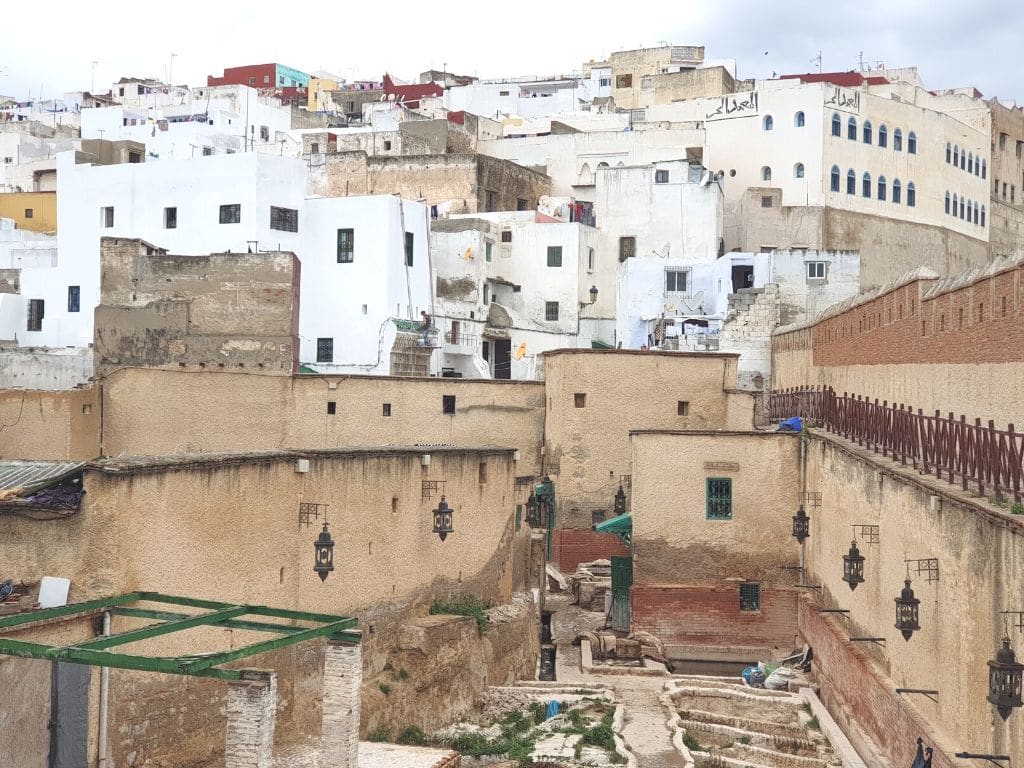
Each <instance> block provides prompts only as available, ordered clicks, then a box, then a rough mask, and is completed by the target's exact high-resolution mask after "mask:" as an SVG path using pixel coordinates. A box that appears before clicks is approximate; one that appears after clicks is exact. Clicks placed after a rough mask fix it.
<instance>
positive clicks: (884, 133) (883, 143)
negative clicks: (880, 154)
mask: <svg viewBox="0 0 1024 768" xmlns="http://www.w3.org/2000/svg"><path fill="white" fill-rule="evenodd" d="M878 146H880V147H887V146H889V129H888V128H886V127H885V125H884V124H882V125H880V126H878Z"/></svg>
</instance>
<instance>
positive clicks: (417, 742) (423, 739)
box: [395, 725, 427, 747]
mask: <svg viewBox="0 0 1024 768" xmlns="http://www.w3.org/2000/svg"><path fill="white" fill-rule="evenodd" d="M395 741H396V742H397V743H399V744H405V745H406V746H412V747H422V746H423V745H424V744H426V743H427V736H426V734H425V733H423V729H422V728H420V727H419V726H418V725H410V726H407V727H406V728H405V730H403V731H402V732H401V733H400V734H398V738H397V739H395Z"/></svg>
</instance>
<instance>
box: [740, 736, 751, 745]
mask: <svg viewBox="0 0 1024 768" xmlns="http://www.w3.org/2000/svg"><path fill="white" fill-rule="evenodd" d="M738 741H739V743H740V744H749V743H750V737H749V736H740V737H739V739H738Z"/></svg>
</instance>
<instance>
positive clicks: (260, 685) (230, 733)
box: [224, 669, 277, 768]
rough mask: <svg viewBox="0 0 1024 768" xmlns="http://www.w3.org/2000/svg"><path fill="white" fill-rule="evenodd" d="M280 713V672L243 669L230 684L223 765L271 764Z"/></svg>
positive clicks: (259, 767) (266, 767) (255, 767)
mask: <svg viewBox="0 0 1024 768" xmlns="http://www.w3.org/2000/svg"><path fill="white" fill-rule="evenodd" d="M276 714H277V675H276V674H275V673H273V672H268V671H264V670H258V669H245V670H242V678H241V679H240V680H234V681H232V682H230V683H229V684H228V698H227V715H228V723H227V731H226V738H225V747H224V768H270V766H271V761H272V760H273V751H274V721H275V718H276Z"/></svg>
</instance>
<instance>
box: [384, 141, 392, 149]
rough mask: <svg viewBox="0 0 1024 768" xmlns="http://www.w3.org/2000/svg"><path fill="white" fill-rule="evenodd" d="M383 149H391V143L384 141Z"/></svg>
mask: <svg viewBox="0 0 1024 768" xmlns="http://www.w3.org/2000/svg"><path fill="white" fill-rule="evenodd" d="M384 149H391V142H390V141H385V142H384Z"/></svg>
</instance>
